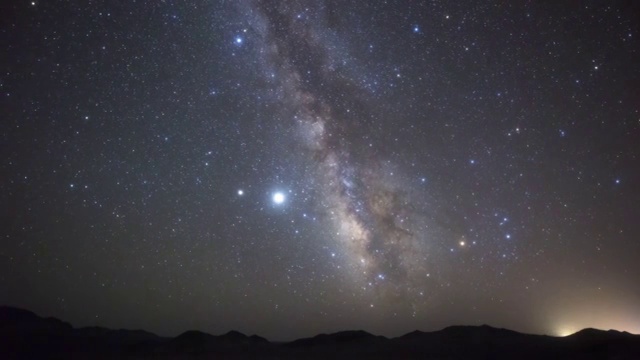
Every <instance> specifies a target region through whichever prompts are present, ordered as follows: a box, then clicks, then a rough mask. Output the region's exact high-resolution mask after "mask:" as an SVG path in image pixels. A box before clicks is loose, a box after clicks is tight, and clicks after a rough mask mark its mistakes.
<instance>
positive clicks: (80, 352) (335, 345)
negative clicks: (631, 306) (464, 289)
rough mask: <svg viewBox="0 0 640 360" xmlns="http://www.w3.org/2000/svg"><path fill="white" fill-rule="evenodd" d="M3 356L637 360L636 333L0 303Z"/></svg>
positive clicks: (638, 340)
mask: <svg viewBox="0 0 640 360" xmlns="http://www.w3.org/2000/svg"><path fill="white" fill-rule="evenodd" d="M0 358H3V359H62V358H74V359H96V358H99V359H100V358H102V359H106V358H109V359H115V358H127V359H137V358H159V359H182V358H195V359H209V358H224V359H325V358H331V359H354V358H357V359H585V360H587V359H589V360H591V359H594V360H595V359H629V360H631V359H640V335H633V334H630V333H627V332H620V331H615V330H608V331H605V330H597V329H584V330H581V331H578V332H576V333H575V334H573V335H570V336H567V337H553V336H546V335H530V334H523V333H519V332H516V331H512V330H508V329H501V328H495V327H491V326H488V325H482V326H450V327H447V328H444V329H442V330H439V331H432V332H423V331H417V330H416V331H413V332H410V333H407V334H405V335H403V336H400V337H396V338H386V337H384V336H377V335H373V334H370V333H368V332H366V331H342V332H337V333H333V334H320V335H316V336H314V337H310V338H301V339H298V340H294V341H291V342H287V343H272V342H269V341H268V340H267V339H265V338H262V337H260V336H257V335H251V336H247V335H245V334H242V333H240V332H237V331H229V332H227V333H226V334H223V335H218V336H216V335H211V334H207V333H205V332H201V331H196V330H190V331H186V332H184V333H182V334H180V335H178V336H176V337H173V338H167V337H161V336H157V335H155V334H153V333H150V332H147V331H144V330H124V329H120V330H112V329H108V328H104V327H83V328H73V327H72V326H71V325H70V324H69V323H66V322H64V321H61V320H58V319H56V318H43V317H40V316H38V315H36V314H34V313H33V312H30V311H28V310H24V309H18V308H13V307H6V306H5V307H0Z"/></svg>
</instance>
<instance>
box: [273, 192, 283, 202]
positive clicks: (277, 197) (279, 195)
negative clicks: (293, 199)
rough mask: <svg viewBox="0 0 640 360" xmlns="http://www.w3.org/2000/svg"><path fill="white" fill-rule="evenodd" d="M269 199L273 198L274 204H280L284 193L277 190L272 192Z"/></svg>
mask: <svg viewBox="0 0 640 360" xmlns="http://www.w3.org/2000/svg"><path fill="white" fill-rule="evenodd" d="M271 200H273V203H274V204H276V205H280V204H282V203H283V202H284V200H285V195H284V193H282V192H280V191H278V192H276V193H274V194H273V196H272V197H271Z"/></svg>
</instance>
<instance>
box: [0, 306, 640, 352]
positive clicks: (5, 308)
mask: <svg viewBox="0 0 640 360" xmlns="http://www.w3.org/2000/svg"><path fill="white" fill-rule="evenodd" d="M3 311H9V312H18V313H22V312H27V313H32V314H34V315H35V316H36V317H39V318H42V319H46V320H51V319H55V320H58V321H61V322H63V323H68V322H67V321H65V319H59V318H56V317H52V316H47V315H45V314H37V313H34V312H32V311H31V310H28V309H24V308H19V307H15V306H8V305H0V313H2V312H3ZM68 324H69V325H71V326H72V327H73V329H75V330H88V329H92V328H103V329H106V330H110V331H114V330H116V331H121V330H124V331H132V332H136V331H143V332H147V333H149V334H152V335H155V336H158V337H163V338H177V337H180V336H183V335H186V334H189V333H193V332H199V333H204V334H208V335H213V336H225V335H228V334H231V333H239V334H241V335H244V336H258V337H260V338H263V339H265V340H267V341H269V342H272V343H291V342H295V341H298V340H304V339H311V338H315V337H317V336H321V335H335V334H341V333H362V332H364V333H366V334H369V335H373V336H383V337H385V338H387V339H396V338H402V337H406V336H408V335H412V334H414V333H439V332H443V331H446V330H448V329H454V328H469V329H473V328H476V329H481V328H490V329H493V330H505V331H510V332H516V333H519V334H522V335H535V336H550V337H554V338H565V337H568V336H572V335H576V334H579V333H581V332H585V331H593V330H595V331H601V332H611V331H614V332H617V333H628V334H630V335H637V336H640V334H634V333H630V332H628V331H620V330H617V329H598V328H590V327H589V328H583V329H579V330H577V331H575V332H573V333H571V334H566V335H554V334H533V333H526V332H521V331H517V330H514V329H508V328H503V327H499V326H492V325H491V324H481V325H464V324H456V325H449V326H446V327H444V328H441V329H436V330H423V329H414V330H412V331H409V332H406V333H402V334H400V335H396V336H385V335H382V334H376V333H372V332H370V331H367V330H366V329H342V330H338V331H334V332H328V333H316V334H311V335H308V336H298V337H295V338H291V339H270V338H267V337H264V336H262V335H261V334H255V333H250V332H249V333H245V332H242V331H238V330H236V329H229V330H227V331H223V332H221V333H217V334H210V333H208V332H206V331H202V330H201V329H186V330H184V331H180V332H179V333H177V334H171V335H163V334H157V333H155V332H153V331H149V330H148V329H141V328H140V329H138V328H136V329H128V328H121V327H115V328H109V327H105V326H101V325H99V324H96V325H87V326H77V325H76V324H71V323H68Z"/></svg>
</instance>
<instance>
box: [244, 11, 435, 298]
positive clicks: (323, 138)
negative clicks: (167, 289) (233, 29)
mask: <svg viewBox="0 0 640 360" xmlns="http://www.w3.org/2000/svg"><path fill="white" fill-rule="evenodd" d="M247 8H248V9H250V10H249V12H251V13H253V12H256V13H258V14H259V15H258V18H259V24H260V25H259V26H255V27H254V30H255V31H256V32H258V33H259V34H260V39H261V41H262V42H263V44H262V48H263V49H264V50H263V51H262V55H263V56H264V57H265V58H266V59H268V60H267V62H266V64H265V65H266V66H265V68H264V69H265V74H264V75H265V77H266V78H269V77H270V76H271V75H272V74H274V73H275V74H277V75H276V76H273V77H274V78H277V80H276V81H275V86H276V88H277V91H278V93H279V99H278V100H277V101H278V102H279V104H278V105H279V106H282V120H283V121H285V122H286V125H285V126H294V127H295V128H296V131H295V134H296V137H297V141H299V144H300V146H301V147H302V148H303V149H304V150H305V156H306V159H305V161H306V162H308V163H309V164H310V166H312V167H313V171H312V173H311V175H310V176H312V177H313V178H314V180H315V181H317V183H318V184H320V191H319V192H318V194H317V197H316V199H314V202H315V205H316V208H317V210H318V211H320V212H321V213H323V219H322V220H323V221H324V222H325V223H326V225H325V226H329V227H331V228H332V229H333V235H334V236H333V238H334V240H335V241H336V242H338V243H339V246H340V248H341V249H342V250H343V251H344V252H345V253H346V254H347V255H348V257H347V263H346V266H347V268H348V269H349V270H350V271H351V273H352V275H353V277H354V280H355V281H356V282H359V283H360V284H361V286H362V287H363V289H365V291H366V289H367V288H373V291H374V293H376V294H378V295H379V296H380V297H382V298H383V299H387V298H393V299H395V300H396V301H397V300H398V299H402V301H405V300H407V301H409V302H411V301H414V299H415V298H417V295H418V294H419V293H422V294H424V284H425V281H424V279H425V278H426V277H427V275H428V272H427V270H426V268H427V266H428V264H429V261H428V260H429V259H428V254H427V252H426V248H427V245H428V244H429V242H437V241H438V239H429V238H428V236H429V232H427V231H425V230H426V227H425V225H424V220H423V217H424V216H421V215H420V214H419V213H417V212H416V210H415V209H416V204H415V201H416V200H417V199H415V198H414V199H410V198H409V190H408V189H407V185H406V184H404V183H402V182H401V181H397V180H396V178H402V177H403V175H402V174H394V173H393V172H391V173H390V172H389V171H393V164H391V165H385V163H387V162H388V161H389V160H387V159H385V158H384V155H381V154H379V153H378V151H376V150H375V149H374V147H373V145H372V144H367V143H366V139H367V136H368V135H369V133H370V129H369V128H368V126H367V124H366V120H365V119H366V118H367V117H368V116H370V114H368V113H367V112H368V108H370V107H371V106H370V105H369V103H370V102H371V101H372V100H371V99H370V98H367V96H366V90H365V89H362V88H361V87H359V86H358V85H357V84H354V83H353V81H352V80H350V79H348V78H345V77H343V76H342V75H341V74H340V72H338V71H337V70H336V63H338V62H339V59H335V57H336V56H335V55H334V54H332V51H331V49H332V46H333V45H332V44H331V43H330V40H327V39H326V38H325V37H324V36H323V35H324V34H322V33H319V32H317V31H316V30H315V28H316V27H317V28H320V29H327V28H330V25H328V24H327V20H326V19H325V17H324V16H322V15H321V16H319V17H318V18H317V19H314V20H313V21H312V22H311V23H307V22H304V21H300V19H301V18H302V17H304V16H306V15H305V14H306V13H313V14H323V13H325V12H326V9H325V8H324V6H323V5H319V4H318V3H317V2H290V1H283V2H279V3H278V4H277V5H275V3H274V2H260V3H257V4H255V3H250V4H249V5H247ZM325 31H326V30H325ZM341 56H342V57H344V56H347V57H348V56H349V55H348V54H342V55H341ZM335 94H343V95H341V96H343V97H344V96H345V95H344V94H349V95H348V97H349V98H348V99H341V98H340V97H335ZM354 107H355V108H359V109H358V110H356V111H353V114H352V110H351V108H354ZM354 138H355V139H361V140H362V141H357V140H356V141H352V140H349V139H354Z"/></svg>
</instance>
